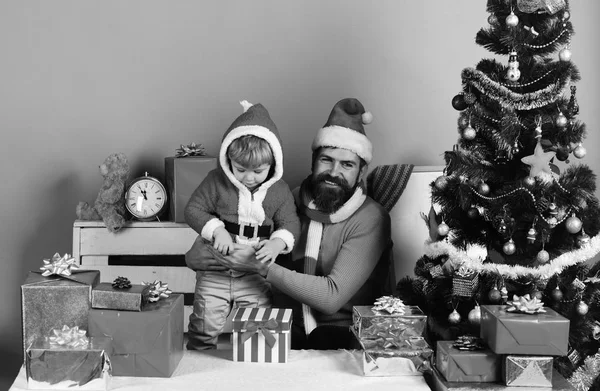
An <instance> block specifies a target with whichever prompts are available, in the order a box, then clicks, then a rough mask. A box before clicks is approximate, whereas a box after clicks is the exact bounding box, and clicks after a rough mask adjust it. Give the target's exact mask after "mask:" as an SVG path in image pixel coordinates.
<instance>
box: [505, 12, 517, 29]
mask: <svg viewBox="0 0 600 391" xmlns="http://www.w3.org/2000/svg"><path fill="white" fill-rule="evenodd" d="M518 24H519V17H518V16H517V15H515V13H514V12H512V11H511V13H510V15H508V16H507V17H506V25H507V26H510V27H515V26H516V25H518Z"/></svg>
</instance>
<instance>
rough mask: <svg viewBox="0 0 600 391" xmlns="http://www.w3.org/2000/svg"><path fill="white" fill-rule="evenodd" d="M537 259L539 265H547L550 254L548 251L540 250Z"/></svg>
mask: <svg viewBox="0 0 600 391" xmlns="http://www.w3.org/2000/svg"><path fill="white" fill-rule="evenodd" d="M535 259H536V260H537V261H538V262H539V263H546V262H548V261H549V260H550V254H548V251H546V250H540V252H539V253H537V255H536V257H535Z"/></svg>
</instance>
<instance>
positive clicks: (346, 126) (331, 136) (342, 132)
mask: <svg viewBox="0 0 600 391" xmlns="http://www.w3.org/2000/svg"><path fill="white" fill-rule="evenodd" d="M372 120H373V115H372V114H371V113H370V112H368V111H365V108H364V107H363V105H362V103H360V102H359V101H358V99H354V98H346V99H342V100H340V101H339V102H337V103H336V104H335V106H333V109H332V110H331V114H329V118H328V119H327V122H326V123H325V125H323V127H322V128H321V129H319V131H318V132H317V136H316V137H315V139H314V140H313V144H312V150H313V151H314V150H316V149H317V148H320V147H332V148H342V149H347V150H349V151H352V152H354V153H356V154H357V155H358V156H359V157H360V158H362V159H363V160H364V161H365V162H367V164H368V163H370V162H371V159H372V158H373V145H371V141H369V139H368V138H367V136H366V135H365V129H364V127H363V125H366V124H369V123H371V121H372Z"/></svg>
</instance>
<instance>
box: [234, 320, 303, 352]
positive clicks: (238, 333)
mask: <svg viewBox="0 0 600 391" xmlns="http://www.w3.org/2000/svg"><path fill="white" fill-rule="evenodd" d="M291 327H292V310H291V309H289V308H239V309H238V310H237V311H236V313H235V315H234V317H233V361H240V362H263V363H286V362H287V359H288V353H289V351H290V346H291V342H292V341H291V333H290V329H291Z"/></svg>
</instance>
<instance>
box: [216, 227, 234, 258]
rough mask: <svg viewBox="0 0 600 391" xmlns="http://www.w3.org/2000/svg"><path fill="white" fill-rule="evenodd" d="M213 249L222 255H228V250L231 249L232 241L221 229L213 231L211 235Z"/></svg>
mask: <svg viewBox="0 0 600 391" xmlns="http://www.w3.org/2000/svg"><path fill="white" fill-rule="evenodd" d="M213 238H214V241H213V247H214V248H216V249H217V251H218V252H220V253H221V254H223V255H227V254H229V250H230V249H231V248H232V247H233V239H231V235H229V232H227V230H226V229H225V228H223V227H219V228H217V229H215V232H214V233H213Z"/></svg>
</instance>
